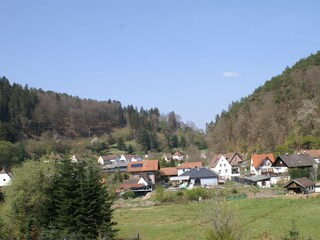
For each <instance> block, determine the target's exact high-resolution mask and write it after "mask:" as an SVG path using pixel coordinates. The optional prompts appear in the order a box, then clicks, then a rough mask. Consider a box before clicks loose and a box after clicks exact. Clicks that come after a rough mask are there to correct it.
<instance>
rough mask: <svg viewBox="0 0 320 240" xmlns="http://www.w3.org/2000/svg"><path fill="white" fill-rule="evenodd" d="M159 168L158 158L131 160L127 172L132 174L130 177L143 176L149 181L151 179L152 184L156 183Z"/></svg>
mask: <svg viewBox="0 0 320 240" xmlns="http://www.w3.org/2000/svg"><path fill="white" fill-rule="evenodd" d="M158 170H159V161H158V160H144V161H139V162H129V163H128V166H127V173H129V174H130V176H129V177H130V178H139V179H140V178H141V177H143V178H144V179H146V180H147V181H151V182H152V184H155V183H156V174H157V172H158Z"/></svg>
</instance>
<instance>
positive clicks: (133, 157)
mask: <svg viewBox="0 0 320 240" xmlns="http://www.w3.org/2000/svg"><path fill="white" fill-rule="evenodd" d="M119 160H120V162H123V163H128V162H137V161H141V160H142V158H141V156H139V155H132V154H122V155H121V157H120V159H119Z"/></svg>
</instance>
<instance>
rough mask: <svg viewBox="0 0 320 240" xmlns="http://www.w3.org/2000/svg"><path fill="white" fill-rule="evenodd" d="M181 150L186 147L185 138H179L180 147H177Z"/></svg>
mask: <svg viewBox="0 0 320 240" xmlns="http://www.w3.org/2000/svg"><path fill="white" fill-rule="evenodd" d="M179 146H180V147H181V148H183V149H184V148H186V146H187V140H186V138H185V136H181V138H180V145H179Z"/></svg>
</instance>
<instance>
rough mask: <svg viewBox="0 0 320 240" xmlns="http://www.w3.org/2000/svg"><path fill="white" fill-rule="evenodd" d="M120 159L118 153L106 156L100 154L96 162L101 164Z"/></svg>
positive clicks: (113, 162) (111, 162)
mask: <svg viewBox="0 0 320 240" xmlns="http://www.w3.org/2000/svg"><path fill="white" fill-rule="evenodd" d="M119 161H120V157H119V155H118V154H116V155H108V156H100V157H99V158H98V163H100V164H101V165H108V164H115V163H117V162H119Z"/></svg>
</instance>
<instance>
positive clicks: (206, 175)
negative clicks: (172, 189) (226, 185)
mask: <svg viewBox="0 0 320 240" xmlns="http://www.w3.org/2000/svg"><path fill="white" fill-rule="evenodd" d="M170 181H177V182H179V183H186V184H188V185H189V186H191V187H193V186H216V185H218V174H217V173H215V172H214V171H211V170H209V169H207V168H192V169H190V170H187V171H185V172H184V173H183V174H181V175H180V176H177V177H171V178H170ZM186 186H187V185H186Z"/></svg>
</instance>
